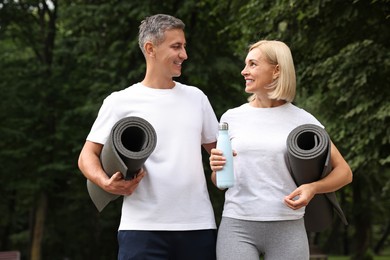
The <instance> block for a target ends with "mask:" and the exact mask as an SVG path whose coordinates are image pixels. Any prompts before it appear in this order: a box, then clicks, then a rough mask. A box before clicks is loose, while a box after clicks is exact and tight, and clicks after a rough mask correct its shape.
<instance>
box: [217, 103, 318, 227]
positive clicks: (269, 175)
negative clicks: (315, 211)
mask: <svg viewBox="0 0 390 260" xmlns="http://www.w3.org/2000/svg"><path fill="white" fill-rule="evenodd" d="M221 122H227V123H228V124H229V135H230V138H231V141H232V148H233V149H234V150H235V151H236V152H237V155H236V156H235V157H234V159H233V164H234V174H235V181H236V183H235V185H234V186H233V187H232V188H229V189H228V190H227V191H226V194H225V204H224V210H223V216H224V217H231V218H236V219H243V220H251V221H279V220H293V219H299V218H302V217H303V214H304V210H305V208H301V209H299V210H292V209H290V208H289V207H287V206H286V205H285V204H284V201H283V200H284V197H285V196H287V195H288V194H290V193H291V192H292V191H293V190H295V189H296V188H297V186H296V185H295V183H294V180H293V179H292V177H291V175H290V173H289V171H288V165H287V161H286V157H285V156H286V154H287V146H286V141H287V137H288V134H289V133H290V132H291V131H292V130H293V129H294V128H295V127H297V126H299V125H302V124H316V125H319V126H321V127H322V125H321V124H320V122H319V121H318V120H317V119H316V118H314V116H312V115H311V114H309V113H308V112H306V111H305V110H303V109H300V108H298V107H296V106H294V105H293V104H291V103H286V104H284V105H282V106H279V107H273V108H255V107H252V106H250V105H249V104H244V105H241V106H240V107H237V108H234V109H230V110H228V111H227V112H226V113H225V114H223V115H222V117H221ZM217 174H218V173H217Z"/></svg>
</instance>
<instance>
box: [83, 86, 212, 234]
mask: <svg viewBox="0 0 390 260" xmlns="http://www.w3.org/2000/svg"><path fill="white" fill-rule="evenodd" d="M175 84H176V85H175V87H174V88H172V89H153V88H149V87H146V86H143V85H142V84H141V83H137V84H134V85H133V86H130V87H128V88H126V89H124V90H122V91H118V92H114V93H112V94H111V95H109V96H108V97H107V98H106V99H105V100H104V102H103V105H102V107H101V108H100V111H99V114H98V117H97V119H96V121H95V123H94V124H93V126H92V129H91V131H90V133H89V135H88V137H87V140H89V141H92V142H96V143H100V144H104V143H105V142H106V140H107V139H108V137H109V134H110V131H111V128H112V126H113V125H114V124H115V123H116V122H117V121H118V120H120V119H122V118H124V117H128V116H138V117H142V118H144V119H145V120H147V121H148V122H149V123H150V124H151V125H152V126H153V127H154V129H155V130H156V133H157V145H156V148H155V150H154V151H153V153H152V154H151V155H150V157H149V158H148V159H147V160H146V162H145V165H144V168H145V169H146V171H147V174H146V175H145V177H144V178H143V179H142V180H141V182H140V183H139V186H138V187H137V189H136V190H135V192H134V193H133V194H131V195H130V196H124V201H123V206H122V216H121V222H120V226H119V230H200V229H215V228H216V224H215V219H214V213H213V208H212V205H211V202H210V197H209V194H208V190H207V185H206V179H205V174H204V169H203V164H202V154H201V149H202V148H201V144H206V143H212V142H215V141H216V136H217V132H218V121H217V118H216V116H215V114H214V111H213V109H212V107H211V105H210V103H209V101H208V99H207V97H206V95H205V94H204V93H203V92H202V91H201V90H199V89H198V88H195V87H192V86H187V85H184V84H181V83H178V82H175Z"/></svg>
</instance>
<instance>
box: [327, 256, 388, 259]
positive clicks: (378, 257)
mask: <svg viewBox="0 0 390 260" xmlns="http://www.w3.org/2000/svg"><path fill="white" fill-rule="evenodd" d="M328 260H350V257H349V256H329V257H328ZM374 260H390V255H389V256H374Z"/></svg>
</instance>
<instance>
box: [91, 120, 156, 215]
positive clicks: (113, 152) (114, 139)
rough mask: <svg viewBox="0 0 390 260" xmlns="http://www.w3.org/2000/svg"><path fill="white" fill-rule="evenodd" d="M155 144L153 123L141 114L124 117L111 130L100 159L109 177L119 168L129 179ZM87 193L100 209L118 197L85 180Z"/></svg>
mask: <svg viewBox="0 0 390 260" xmlns="http://www.w3.org/2000/svg"><path fill="white" fill-rule="evenodd" d="M156 144H157V135H156V132H155V130H154V128H153V126H152V125H151V124H150V123H149V122H148V121H146V120H145V119H143V118H140V117H134V116H131V117H125V118H123V119H121V120H119V121H118V122H117V123H116V124H115V125H114V126H113V127H112V129H111V134H110V136H109V138H108V140H107V142H106V143H105V144H104V146H103V149H102V152H101V154H100V160H101V163H102V166H103V169H104V171H105V172H106V173H107V175H108V176H109V177H111V176H112V175H113V174H114V173H115V172H117V171H119V172H121V173H122V174H123V175H124V178H125V179H127V180H130V179H132V178H134V176H135V174H136V173H137V172H138V171H139V170H140V169H141V167H142V166H143V164H144V163H145V161H146V160H147V159H148V157H149V155H150V154H151V153H152V152H153V150H154V148H155V147H156ZM87 189H88V193H89V195H90V197H91V199H92V201H93V203H94V204H95V206H96V208H97V209H98V210H99V212H101V211H102V210H103V209H104V207H106V206H107V205H108V203H110V202H111V201H112V200H115V199H117V198H118V197H120V196H119V195H115V194H111V193H108V192H106V191H105V190H103V189H102V188H100V187H99V186H98V185H96V184H95V183H93V182H91V181H89V180H87Z"/></svg>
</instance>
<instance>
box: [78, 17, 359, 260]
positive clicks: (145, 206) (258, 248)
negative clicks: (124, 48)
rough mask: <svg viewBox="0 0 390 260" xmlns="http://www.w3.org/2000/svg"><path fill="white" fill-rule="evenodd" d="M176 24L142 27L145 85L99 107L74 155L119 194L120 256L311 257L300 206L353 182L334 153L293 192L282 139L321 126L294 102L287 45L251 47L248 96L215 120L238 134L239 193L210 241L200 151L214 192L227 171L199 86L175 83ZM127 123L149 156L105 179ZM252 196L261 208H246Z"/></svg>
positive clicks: (181, 50)
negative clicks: (107, 155)
mask: <svg viewBox="0 0 390 260" xmlns="http://www.w3.org/2000/svg"><path fill="white" fill-rule="evenodd" d="M184 27H185V25H184V23H183V22H182V21H181V20H180V19H177V18H175V17H172V16H169V15H163V14H158V15H154V16H150V17H147V18H146V19H145V20H143V21H142V22H141V25H140V27H139V46H140V48H141V50H142V52H143V54H144V56H145V60H146V74H145V77H144V79H143V81H142V82H139V83H136V84H134V85H132V86H130V87H128V88H126V89H124V90H122V91H118V92H114V93H112V94H111V95H109V96H108V97H107V98H106V99H105V100H104V102H103V104H102V106H101V108H100V111H99V114H98V117H97V119H96V121H95V122H94V124H93V126H92V129H91V131H90V133H89V135H88V136H87V138H86V142H85V144H84V146H83V148H82V151H81V153H80V157H79V168H80V170H81V171H82V173H83V174H84V175H85V177H86V178H88V179H89V180H90V181H92V182H94V183H95V184H97V185H98V186H100V187H101V188H103V189H104V190H106V191H107V192H110V193H113V194H118V195H123V196H124V200H123V206H122V215H121V221H120V225H119V231H118V243H119V252H118V259H121V260H124V259H147V260H149V259H151V260H152V259H177V260H191V259H194V260H208V259H216V258H218V259H259V255H262V254H264V255H265V257H266V258H265V259H271V260H272V259H309V245H308V242H307V236H306V231H305V227H304V223H303V214H304V206H305V205H307V203H308V202H309V201H310V200H311V199H312V198H313V196H314V195H315V194H317V193H327V192H331V191H335V190H337V189H339V188H341V187H343V186H344V185H346V184H348V183H349V182H351V180H352V173H351V170H350V168H349V166H348V164H347V163H346V161H345V160H344V158H343V157H342V155H341V154H340V153H339V151H338V150H337V148H336V147H335V146H334V145H333V144H332V148H331V152H332V157H331V160H332V164H333V166H334V169H333V171H332V172H331V173H330V174H329V175H328V176H327V177H326V178H324V179H322V180H320V181H317V182H314V183H310V184H306V185H301V186H300V187H296V186H295V184H294V182H293V180H292V178H291V176H290V174H289V173H288V172H287V170H286V169H287V168H286V166H285V164H286V162H285V161H284V157H283V153H284V152H285V149H286V148H285V143H286V138H287V135H288V132H289V131H291V130H292V129H293V128H294V127H295V126H298V125H299V124H304V123H313V124H317V125H320V126H321V124H320V122H318V121H317V120H316V119H315V118H314V117H313V116H312V115H310V114H309V113H307V112H306V111H304V110H302V109H299V108H297V107H295V106H294V105H292V104H291V101H292V100H293V98H294V96H295V71H294V65H293V60H292V57H291V53H290V50H289V48H288V47H287V46H286V45H285V44H284V43H282V42H278V41H259V42H257V43H255V44H253V45H252V46H251V47H250V49H249V52H248V55H247V57H246V60H245V68H244V69H243V71H242V72H241V74H242V75H243V76H244V78H245V91H246V92H247V93H252V94H253V95H252V96H251V97H250V99H249V103H246V104H244V105H242V106H240V107H238V108H234V109H231V110H228V111H227V112H226V113H225V114H224V115H223V116H222V118H221V120H223V121H226V122H228V123H229V125H230V130H229V131H231V132H234V134H235V141H234V142H233V149H235V151H236V153H237V154H236V156H235V163H236V161H237V164H236V165H237V166H238V167H236V169H235V171H236V172H235V175H236V176H239V178H240V186H238V185H236V186H234V187H233V188H230V189H229V192H228V193H227V194H226V200H225V206H224V213H223V218H222V221H221V225H220V227H219V231H218V239H217V232H216V224H215V220H214V213H213V208H212V205H211V203H210V199H209V195H208V192H207V187H206V180H205V176H204V170H203V165H202V155H201V146H203V148H204V149H205V150H206V151H207V152H208V153H209V154H210V166H211V169H212V170H213V172H212V180H213V182H214V183H215V176H216V174H218V170H220V169H221V168H222V167H223V165H224V163H225V162H224V157H223V155H222V153H221V151H219V150H217V149H215V145H216V138H217V135H218V121H217V118H216V116H215V114H214V111H213V109H212V107H211V105H210V103H209V101H208V98H207V97H206V96H205V94H204V93H203V92H202V91H201V90H199V89H198V88H195V87H192V86H187V85H184V84H181V83H179V82H176V81H173V78H174V77H178V76H180V75H181V68H182V63H183V62H184V61H185V60H186V59H187V53H186V40H185V35H184ZM132 115H135V116H140V117H143V118H144V119H146V120H147V121H149V122H150V123H151V124H152V125H153V127H154V128H155V130H156V133H157V140H158V141H157V145H156V148H155V150H154V152H153V153H152V154H151V155H150V157H149V158H148V160H147V161H146V162H145V165H144V167H143V169H141V170H140V172H139V173H138V175H137V176H136V177H135V178H134V179H132V180H124V178H123V176H122V174H121V173H120V172H117V173H115V174H114V175H112V176H111V177H108V176H107V175H106V173H105V172H104V170H103V169H102V166H101V163H100V160H99V156H100V153H101V151H102V147H103V144H104V143H105V141H106V140H107V139H108V137H109V134H110V131H111V128H112V126H113V125H114V124H115V123H116V122H117V121H118V120H120V119H121V118H123V117H127V116H132ZM286 119H289V120H286ZM291 119H293V120H291ZM244 133H245V134H244ZM270 135H272V138H270ZM251 147H256V150H254V149H252V148H251ZM262 156H268V157H272V158H273V160H267V159H264V158H262ZM256 185H261V187H268V191H267V190H265V189H263V188H258V187H256ZM296 196H299V199H298V200H294V199H293V198H294V197H296ZM254 198H255V199H256V200H257V203H260V204H261V205H263V206H262V207H261V208H254V207H252V206H251V205H252V203H253V201H251V199H254ZM264 209H266V210H264ZM217 241H218V242H217Z"/></svg>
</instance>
